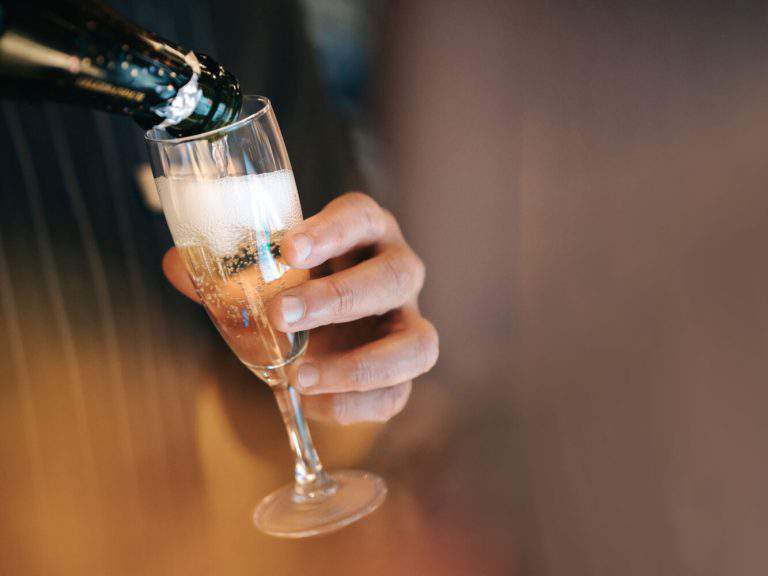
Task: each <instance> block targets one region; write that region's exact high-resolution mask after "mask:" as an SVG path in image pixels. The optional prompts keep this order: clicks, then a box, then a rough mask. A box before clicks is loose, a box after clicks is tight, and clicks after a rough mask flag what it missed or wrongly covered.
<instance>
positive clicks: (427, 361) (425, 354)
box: [416, 320, 440, 374]
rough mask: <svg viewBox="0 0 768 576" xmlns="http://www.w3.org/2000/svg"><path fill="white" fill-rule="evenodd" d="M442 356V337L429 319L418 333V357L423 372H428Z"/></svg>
mask: <svg viewBox="0 0 768 576" xmlns="http://www.w3.org/2000/svg"><path fill="white" fill-rule="evenodd" d="M439 356H440V338H439V336H438V334H437V330H436V329H435V327H434V326H433V325H432V323H431V322H429V321H428V320H424V327H423V328H422V329H421V330H419V331H418V333H417V334H416V358H417V362H418V364H419V367H420V369H421V373H422V374H423V373H424V372H428V371H429V370H431V369H432V368H433V367H434V365H435V364H436V363H437V359H438V357H439Z"/></svg>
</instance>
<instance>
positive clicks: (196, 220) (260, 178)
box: [155, 170, 302, 257]
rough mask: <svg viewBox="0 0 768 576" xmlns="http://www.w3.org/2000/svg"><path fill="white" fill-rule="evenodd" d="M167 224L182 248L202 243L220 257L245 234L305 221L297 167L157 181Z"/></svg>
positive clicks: (228, 252) (162, 178)
mask: <svg viewBox="0 0 768 576" xmlns="http://www.w3.org/2000/svg"><path fill="white" fill-rule="evenodd" d="M155 182H156V183H157V190H158V193H159V194H160V200H161V202H162V203H163V212H165V217H166V220H167V221H168V227H169V228H170V229H171V234H172V235H173V240H174V242H175V243H176V245H177V246H179V247H185V246H196V245H197V246H199V245H204V246H207V247H209V248H210V250H211V251H212V252H213V253H214V254H215V255H216V256H219V257H223V256H227V255H230V254H233V253H235V252H236V251H237V250H238V247H239V246H240V245H241V243H242V241H243V238H244V237H245V236H246V234H247V233H249V232H252V231H254V230H268V231H269V230H286V229H288V228H291V227H292V226H294V225H295V224H297V223H298V222H300V221H301V219H302V215H301V205H300V204H299V195H298V193H297V191H296V183H295V181H294V179H293V172H292V171H290V170H279V171H276V172H269V173H267V174H249V175H247V176H227V177H225V178H215V179H210V180H194V179H173V178H167V177H164V176H163V177H160V178H157V179H156V180H155Z"/></svg>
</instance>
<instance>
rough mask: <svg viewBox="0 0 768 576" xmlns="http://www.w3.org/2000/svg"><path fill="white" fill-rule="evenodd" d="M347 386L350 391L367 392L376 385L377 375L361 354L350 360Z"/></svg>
mask: <svg viewBox="0 0 768 576" xmlns="http://www.w3.org/2000/svg"><path fill="white" fill-rule="evenodd" d="M348 378H349V384H350V387H351V388H352V390H369V389H371V388H373V387H374V385H375V384H376V381H377V378H378V373H377V371H376V369H375V367H374V366H373V365H372V364H371V362H369V361H368V360H367V359H366V358H365V356H364V355H363V354H355V355H353V356H352V357H351V358H350V370H349V376H348Z"/></svg>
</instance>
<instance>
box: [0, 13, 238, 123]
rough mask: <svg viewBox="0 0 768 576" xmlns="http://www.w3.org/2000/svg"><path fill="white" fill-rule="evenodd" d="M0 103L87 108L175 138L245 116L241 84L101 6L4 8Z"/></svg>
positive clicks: (0, 21) (214, 65)
mask: <svg viewBox="0 0 768 576" xmlns="http://www.w3.org/2000/svg"><path fill="white" fill-rule="evenodd" d="M0 95H1V96H9V97H17V98H24V99H25V100H26V99H32V98H43V99H52V100H58V101H61V102H70V103H75V104H81V105H84V106H88V107H90V108H95V109H99V110H105V111H107V112H115V113H119V114H125V115H128V116H131V117H132V118H133V119H134V120H136V122H138V124H139V125H140V126H142V127H143V128H144V129H150V128H152V127H161V128H164V129H166V130H167V131H168V132H169V133H170V134H172V135H173V136H188V135H191V134H198V133H200V132H206V131H208V130H212V129H214V128H217V127H219V126H223V125H225V124H227V123H229V122H231V121H233V120H234V119H235V118H236V117H237V114H238V112H239V110H240V101H241V93H240V85H239V84H238V82H237V79H236V78H235V77H234V76H233V75H232V74H231V73H230V72H228V71H227V70H225V69H224V68H223V67H222V66H220V65H219V64H217V63H216V62H215V61H214V60H213V59H211V58H210V57H209V56H206V55H205V54H200V53H193V52H191V51H189V50H186V49H184V48H181V47H180V46H177V45H175V44H173V43H171V42H169V41H168V40H164V39H163V38H160V37H158V36H156V35H154V34H152V33H150V32H147V31H146V30H143V29H142V28H140V27H138V26H137V25H135V24H133V23H131V22H128V21H127V20H125V19H124V18H122V17H121V16H120V15H118V14H117V13H116V12H115V11H114V10H112V9H111V8H110V7H108V6H107V5H105V4H104V3H103V2H101V1H99V0H58V1H56V0H10V1H8V0H0Z"/></svg>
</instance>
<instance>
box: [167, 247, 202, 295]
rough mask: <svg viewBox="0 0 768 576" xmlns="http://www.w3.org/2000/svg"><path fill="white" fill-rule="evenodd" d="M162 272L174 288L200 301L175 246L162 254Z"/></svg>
mask: <svg viewBox="0 0 768 576" xmlns="http://www.w3.org/2000/svg"><path fill="white" fill-rule="evenodd" d="M163 274H165V277H166V278H167V279H168V281H169V282H170V283H171V284H172V285H173V287H174V288H176V290H178V291H179V292H181V293H182V294H184V295H185V296H186V297H187V298H191V299H192V300H194V301H195V302H197V303H198V304H199V303H200V297H199V296H198V295H197V291H196V290H195V286H194V284H192V280H191V279H190V277H189V273H188V272H187V269H186V267H185V266H184V262H183V261H182V259H181V255H180V254H179V251H178V250H177V249H176V248H171V249H170V250H168V252H166V253H165V256H163Z"/></svg>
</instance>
